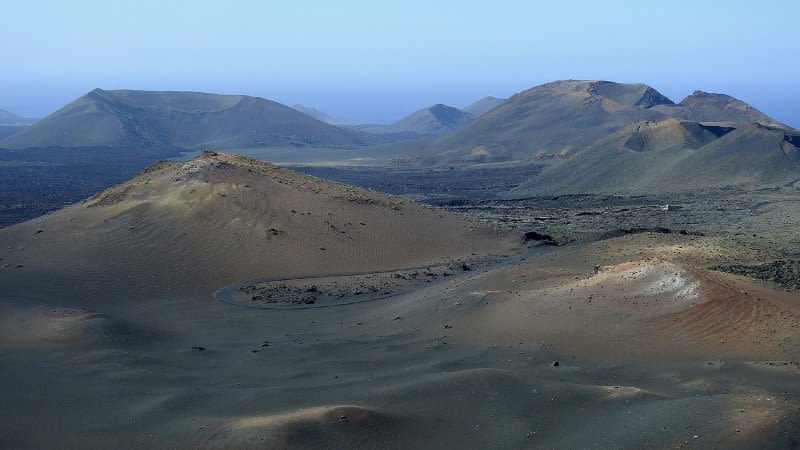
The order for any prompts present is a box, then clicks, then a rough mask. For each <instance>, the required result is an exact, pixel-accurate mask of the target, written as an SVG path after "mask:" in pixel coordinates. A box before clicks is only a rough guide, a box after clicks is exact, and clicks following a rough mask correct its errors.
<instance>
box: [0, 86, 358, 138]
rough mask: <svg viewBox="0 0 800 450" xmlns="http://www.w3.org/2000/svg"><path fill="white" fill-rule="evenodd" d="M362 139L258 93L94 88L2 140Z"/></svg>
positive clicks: (355, 134)
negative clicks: (234, 93)
mask: <svg viewBox="0 0 800 450" xmlns="http://www.w3.org/2000/svg"><path fill="white" fill-rule="evenodd" d="M362 142H363V140H362V137H361V136H359V135H358V134H357V133H354V132H351V131H348V130H342V129H340V128H337V127H334V126H332V125H329V124H326V123H323V122H321V121H319V120H317V119H314V118H312V117H309V116H308V115H306V114H303V113H301V112H299V111H297V110H294V109H292V108H290V107H288V106H285V105H282V104H280V103H276V102H273V101H270V100H266V99H263V98H258V97H248V96H244V95H216V94H206V93H200V92H154V91H132V90H118V91H105V90H102V89H95V90H93V91H91V92H89V93H88V94H86V95H84V96H82V97H80V98H78V99H77V100H75V101H73V102H72V103H70V104H68V105H67V106H65V107H63V108H61V109H60V110H58V111H56V112H55V113H53V114H51V115H50V116H48V117H46V118H44V119H42V120H40V121H39V122H37V123H36V124H34V125H32V126H30V127H29V128H27V129H25V130H22V131H20V132H18V133H15V134H13V135H11V136H9V137H7V138H5V139H3V140H2V141H0V148H12V149H19V148H36V147H118V148H129V147H130V148H140V147H147V148H154V147H155V148H162V147H163V148H180V149H198V148H237V147H238V148H242V147H256V146H272V145H274V146H278V145H319V146H334V147H335V146H352V145H358V144H361V143H362Z"/></svg>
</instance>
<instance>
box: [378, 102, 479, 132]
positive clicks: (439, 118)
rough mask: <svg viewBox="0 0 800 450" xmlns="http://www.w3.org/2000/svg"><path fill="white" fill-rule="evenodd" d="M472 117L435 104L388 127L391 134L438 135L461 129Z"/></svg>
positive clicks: (455, 109)
mask: <svg viewBox="0 0 800 450" xmlns="http://www.w3.org/2000/svg"><path fill="white" fill-rule="evenodd" d="M473 119H474V117H473V116H472V114H469V113H466V112H464V111H462V110H460V109H458V108H454V107H452V106H447V105H442V104H437V105H433V106H429V107H427V108H422V109H420V110H419V111H415V112H413V113H411V114H409V115H407V116H406V117H403V118H402V119H400V120H398V121H397V122H395V123H393V124H392V125H390V126H389V127H388V129H389V130H390V131H391V132H393V133H403V132H410V133H417V134H427V135H438V134H443V133H447V132H450V131H452V130H456V129H458V128H461V127H463V126H464V125H466V124H467V123H469V122H470V121H472V120H473Z"/></svg>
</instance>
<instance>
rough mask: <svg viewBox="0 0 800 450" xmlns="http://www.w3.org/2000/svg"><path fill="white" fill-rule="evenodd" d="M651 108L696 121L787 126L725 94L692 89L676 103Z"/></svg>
mask: <svg viewBox="0 0 800 450" xmlns="http://www.w3.org/2000/svg"><path fill="white" fill-rule="evenodd" d="M653 109H656V110H659V111H661V112H663V113H665V114H667V115H669V116H671V117H677V118H680V119H686V120H693V121H697V122H738V123H760V124H762V125H767V126H776V127H784V128H787V127H786V125H784V124H782V123H780V122H778V121H776V120H775V119H773V118H771V117H769V116H767V115H766V114H764V113H763V112H761V111H759V110H757V109H756V108H754V107H752V106H750V105H748V104H747V103H745V102H743V101H741V100H739V99H736V98H733V97H731V96H730V95H725V94H711V93H708V92H703V91H694V93H693V94H692V95H690V96H688V97H686V98H685V99H683V100H681V102H680V103H678V104H677V105H674V106H673V105H668V106H660V105H659V106H655V107H654V108H653Z"/></svg>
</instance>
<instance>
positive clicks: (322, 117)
mask: <svg viewBox="0 0 800 450" xmlns="http://www.w3.org/2000/svg"><path fill="white" fill-rule="evenodd" d="M292 108H294V109H296V110H298V111H300V112H301V113H303V114H305V115H307V116H311V117H313V118H315V119H317V120H319V121H322V122H325V123H327V124H328V125H336V126H339V125H352V122H350V121H347V120H342V119H337V118H336V117H333V116H330V115H328V114H326V113H324V112H322V111H320V110H318V109H316V108H312V107H310V106H305V105H300V104H295V105H292Z"/></svg>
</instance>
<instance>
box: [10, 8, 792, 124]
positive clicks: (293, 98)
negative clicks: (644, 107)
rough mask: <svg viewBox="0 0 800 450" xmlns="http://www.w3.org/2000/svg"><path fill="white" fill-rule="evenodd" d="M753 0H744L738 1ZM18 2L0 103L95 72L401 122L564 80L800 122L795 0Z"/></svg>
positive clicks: (104, 80)
mask: <svg viewBox="0 0 800 450" xmlns="http://www.w3.org/2000/svg"><path fill="white" fill-rule="evenodd" d="M742 3H744V2H742ZM234 5H236V6H229V5H228V4H226V3H222V2H210V1H192V2H188V1H175V2H163V1H160V2H156V1H150V0H143V1H140V2H119V3H113V4H111V3H108V2H100V1H88V0H87V1H83V2H79V3H75V2H56V1H36V0H32V1H26V2H7V4H4V5H3V17H2V26H0V108H3V109H7V110H9V111H11V112H14V113H16V114H18V115H20V116H23V117H37V116H38V117H41V116H44V115H47V114H49V113H51V112H53V111H54V110H55V109H57V108H58V107H60V106H63V105H64V104H66V103H67V102H69V101H71V100H72V99H74V98H76V97H79V96H80V95H83V94H85V93H87V92H89V91H91V90H92V89H94V88H96V87H100V88H104V89H118V88H129V89H152V90H169V89H171V90H195V91H205V92H215V93H237V94H247V95H254V96H260V97H264V98H267V99H271V100H275V101H278V102H281V103H284V104H288V105H292V104H297V103H299V104H303V105H307V106H311V107H314V108H316V109H319V110H321V111H323V112H325V113H327V114H330V115H331V116H334V117H337V118H341V119H345V120H351V121H357V122H371V123H376V122H378V123H380V122H382V123H390V122H394V121H396V120H397V119H399V118H401V117H403V116H405V115H407V114H409V113H410V112H412V111H415V110H418V109H420V108H422V107H426V106H430V105H433V104H437V103H443V104H447V105H451V106H456V107H462V106H465V105H467V104H469V103H472V102H473V101H476V100H479V99H481V98H483V97H485V96H494V97H501V98H506V97H508V96H510V95H512V94H514V93H515V92H518V91H521V90H524V89H527V88H530V87H532V86H535V85H538V84H541V83H544V82H548V81H552V80H557V79H569V78H572V79H606V80H613V81H620V82H643V83H647V84H649V85H651V86H653V87H654V88H656V89H657V90H659V91H660V92H662V93H663V94H665V95H667V96H669V97H670V98H671V99H672V100H674V101H676V102H677V101H680V100H681V99H683V98H684V97H685V96H687V95H689V94H691V93H692V91H694V90H696V89H700V90H703V91H709V92H722V93H726V94H730V95H733V96H734V97H737V98H740V99H742V100H744V101H746V102H748V103H750V104H752V105H753V106H755V107H756V108H758V109H760V110H762V111H764V112H765V113H767V114H768V115H770V116H772V117H774V118H776V119H777V120H780V121H782V122H785V123H787V124H789V125H792V126H795V127H800V108H798V107H797V103H798V100H800V99H798V93H800V89H798V82H797V80H798V79H800V62H798V61H797V59H796V58H795V56H796V55H798V54H800V44H799V42H800V39H797V38H796V36H795V34H796V32H795V30H796V26H795V23H794V22H795V20H796V19H795V18H796V17H798V15H799V14H800V3H798V2H794V1H773V2H769V4H768V5H766V4H757V3H755V2H751V3H749V4H746V5H743V4H738V3H731V2H723V1H707V2H692V1H672V2H640V3H638V4H632V3H631V2H622V1H610V2H601V3H597V2H588V1H587V2H572V3H565V2H560V3H540V2H521V1H520V2H510V1H507V2H503V1H501V2H493V3H491V4H490V5H487V4H486V3H485V2H470V1H459V2H455V1H452V2H436V3H435V4H432V2H423V1H419V0H411V1H406V2H395V3H393V4H391V5H384V4H382V2H356V1H348V0H344V1H340V2H336V3H328V2H321V1H320V2H310V1H307V2H237V3H235V4H234Z"/></svg>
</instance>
